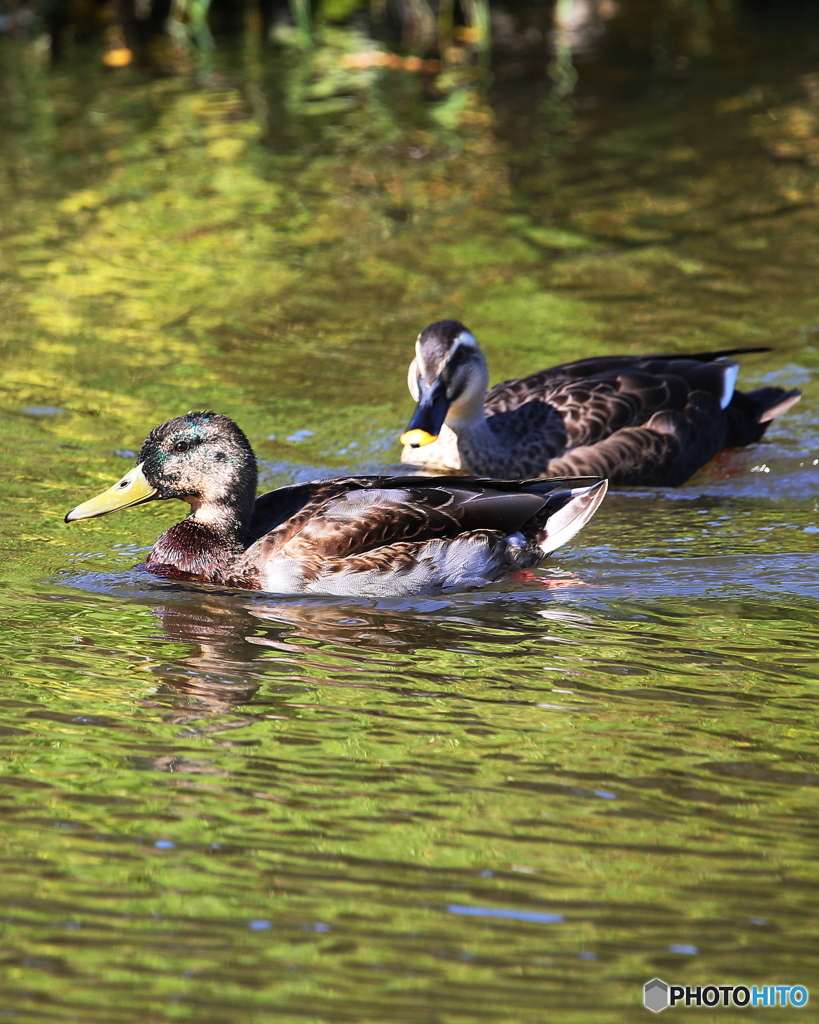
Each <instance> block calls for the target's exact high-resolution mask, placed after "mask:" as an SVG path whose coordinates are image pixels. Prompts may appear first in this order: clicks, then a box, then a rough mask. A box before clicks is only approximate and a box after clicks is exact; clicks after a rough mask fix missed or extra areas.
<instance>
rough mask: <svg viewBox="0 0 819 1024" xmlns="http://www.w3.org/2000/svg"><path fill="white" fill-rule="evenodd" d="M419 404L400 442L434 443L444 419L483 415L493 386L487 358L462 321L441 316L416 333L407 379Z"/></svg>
mask: <svg viewBox="0 0 819 1024" xmlns="http://www.w3.org/2000/svg"><path fill="white" fill-rule="evenodd" d="M407 384H408V385H409V389H410V392H411V393H412V397H413V398H414V399H415V401H416V402H417V403H418V405H417V407H416V409H415V414H414V415H413V417H412V419H411V420H410V424H409V426H408V427H407V429H406V431H405V432H404V433H403V434H402V435H401V443H402V444H407V445H409V446H410V447H411V448H419V447H420V446H421V445H425V444H431V443H432V442H433V441H434V440H435V439H436V438H437V436H438V434H439V433H440V431H441V427H442V426H443V423H444V420H447V421H449V422H451V423H457V421H458V420H462V421H464V420H465V421H470V420H474V419H475V418H476V417H480V416H482V415H483V400H484V397H485V395H486V388H487V386H488V384H489V371H488V370H487V367H486V359H485V358H484V354H483V352H481V350H480V347H479V346H478V342H477V341H476V340H475V336H474V335H473V334H472V332H471V331H469V330H468V329H467V328H466V327H464V325H463V324H462V323H460V322H459V321H458V320H439V321H438V322H437V323H434V324H430V325H429V327H426V328H425V329H424V330H423V331H421V333H420V334H419V335H418V340H417V341H416V343H415V358H414V359H413V361H412V362H411V363H410V368H409V375H408V377H407Z"/></svg>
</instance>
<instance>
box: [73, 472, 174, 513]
mask: <svg viewBox="0 0 819 1024" xmlns="http://www.w3.org/2000/svg"><path fill="white" fill-rule="evenodd" d="M158 497H159V491H158V490H157V489H156V488H155V487H153V486H152V485H151V484H149V483H148V481H147V480H146V479H145V474H144V473H143V472H142V463H140V464H139V465H138V466H134V468H133V469H132V470H131V472H130V473H126V474H125V476H124V477H123V478H122V479H121V480H119V481H118V482H117V483H115V484H114V486H113V487H109V488H108V490H107V491H103V492H102V494H98V495H97V496H96V498H89V500H88V501H84V502H83V503H82V505H77V507H76V508H72V509H71V511H70V512H69V513H68V515H67V516H66V517H65V521H66V522H67V523H73V522H76V521H77V520H78V519H93V518H95V516H106V515H108V513H109V512H118V511H119V510H120V509H121V508H131V506H132V505H141V504H142V503H143V502H144V501H152V500H153V499H154V498H158Z"/></svg>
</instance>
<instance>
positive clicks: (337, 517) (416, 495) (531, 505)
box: [257, 484, 547, 561]
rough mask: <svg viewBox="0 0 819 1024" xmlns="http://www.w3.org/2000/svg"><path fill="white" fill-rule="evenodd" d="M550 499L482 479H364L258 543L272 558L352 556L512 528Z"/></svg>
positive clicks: (312, 505) (322, 500)
mask: <svg viewBox="0 0 819 1024" xmlns="http://www.w3.org/2000/svg"><path fill="white" fill-rule="evenodd" d="M513 486H514V485H513ZM546 501H547V498H546V497H545V496H544V495H542V494H538V493H530V492H527V491H520V490H515V491H514V492H513V493H503V492H502V491H498V490H495V489H494V488H491V487H485V486H480V487H476V486H472V487H469V486H467V487H463V488H458V487H441V486H433V485H431V484H430V485H426V484H425V485H423V486H419V485H416V486H409V487H392V486H388V485H387V486H383V487H375V486H365V487H362V488H360V489H356V490H348V491H346V492H345V493H342V494H337V495H335V496H333V497H331V498H322V497H321V496H318V497H317V498H316V499H314V500H313V501H311V502H309V503H308V504H306V505H305V506H304V507H303V508H302V509H301V511H300V512H299V514H298V515H297V516H295V517H294V518H293V519H291V520H289V521H288V522H286V523H283V524H281V525H280V526H278V527H277V528H276V529H275V530H273V531H272V532H271V533H269V534H268V535H267V536H266V537H264V538H262V540H261V541H259V542H257V543H260V544H261V543H264V544H265V546H266V547H267V549H268V557H279V556H281V557H285V558H292V559H295V560H296V561H305V560H309V561H314V560H316V559H322V558H333V559H338V558H348V557H350V556H351V555H356V554H362V553H364V552H368V551H373V550H375V549H376V548H380V547H383V546H385V545H388V544H394V543H397V542H404V541H425V540H432V539H434V538H444V537H456V536H458V535H459V534H461V533H465V532H468V531H472V530H480V529H484V530H497V531H500V532H503V533H513V532H515V531H516V530H518V529H520V527H521V526H522V525H523V524H524V523H526V522H528V520H530V519H531V518H532V517H533V516H534V515H536V514H537V513H538V512H539V511H540V510H541V509H542V508H543V506H544V505H545V504H546Z"/></svg>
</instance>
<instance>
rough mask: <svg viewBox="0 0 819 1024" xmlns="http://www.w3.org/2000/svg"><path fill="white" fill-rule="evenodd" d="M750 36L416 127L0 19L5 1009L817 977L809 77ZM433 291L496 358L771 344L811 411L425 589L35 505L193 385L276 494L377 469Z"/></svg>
mask: <svg viewBox="0 0 819 1024" xmlns="http://www.w3.org/2000/svg"><path fill="white" fill-rule="evenodd" d="M785 43H786V44H787V45H785V44H783V49H780V50H774V51H773V52H772V51H771V49H770V48H769V49H765V48H764V47H762V46H761V45H757V49H756V50H754V49H753V47H751V44H750V43H749V44H748V46H749V47H750V49H748V50H747V51H744V52H743V53H742V55H741V56H736V55H734V57H733V58H732V59H731V60H727V59H726V61H724V62H722V63H720V62H715V64H714V66H711V65H709V64H708V62H704V63H703V65H702V66H701V67H699V69H695V70H694V71H692V73H691V75H690V77H689V78H685V79H683V78H679V79H677V78H674V77H673V76H672V78H671V80H668V79H663V80H661V81H657V80H656V79H654V78H652V76H651V75H650V74H648V73H647V72H645V71H642V70H640V69H637V70H635V69H633V68H624V67H622V66H620V67H619V69H618V66H617V65H616V62H613V61H610V62H609V63H606V62H605V61H604V60H602V59H601V60H600V61H598V62H597V63H596V64H590V65H589V66H588V67H586V68H585V70H584V69H581V79H580V84H579V86H578V94H577V102H576V105H575V106H574V107H571V106H565V107H564V108H561V109H560V110H557V111H556V108H555V107H554V103H553V101H551V100H550V99H549V96H548V94H547V92H546V91H545V88H544V89H542V90H541V86H540V84H538V80H537V79H534V80H533V79H531V78H527V79H525V80H523V83H524V84H521V80H520V79H518V78H516V77H514V76H512V73H511V71H510V72H509V75H508V76H507V77H504V74H502V73H501V72H499V75H498V81H497V83H496V85H495V87H494V90H493V91H492V92H491V94H490V95H489V97H488V98H487V96H486V94H485V93H483V92H482V91H481V90H480V89H472V88H465V89H464V94H463V96H462V97H461V98H460V99H459V103H460V104H461V105H460V106H458V105H457V104H451V105H450V108H447V109H448V110H449V114H450V115H451V113H452V109H456V110H457V111H460V114H459V117H458V118H457V119H453V117H452V116H450V117H449V119H447V118H446V117H444V116H443V113H441V111H438V115H440V116H439V117H438V120H435V118H434V117H432V116H431V115H430V113H429V110H430V106H429V105H430V103H432V101H431V100H430V99H429V98H428V97H427V98H424V97H423V96H422V95H420V94H419V93H417V92H414V91H413V89H414V87H413V85H412V83H411V82H409V81H408V80H406V79H403V78H401V77H400V76H391V75H389V74H385V75H384V77H383V78H382V79H379V80H378V82H377V83H376V85H375V86H372V87H370V86H368V88H369V89H370V91H365V92H360V91H359V92H358V93H356V91H355V88H354V86H355V87H357V88H359V89H361V88H362V86H361V84H360V83H358V85H357V86H356V83H353V85H350V83H349V82H344V83H342V85H343V89H341V90H340V92H339V95H341V94H343V95H344V96H346V97H347V101H349V97H350V96H351V95H352V96H353V97H355V96H358V100H357V101H356V102H353V103H352V104H350V103H349V102H347V106H346V107H343V106H342V108H339V109H341V110H342V113H340V114H339V113H338V111H336V112H335V113H333V114H332V116H330V114H326V113H322V112H321V111H318V112H317V111H315V110H308V111H305V104H309V103H312V102H318V100H317V95H312V94H309V89H308V88H307V85H305V83H308V85H309V83H310V82H311V81H312V82H313V87H314V88H315V89H316V90H317V86H316V84H315V83H316V82H319V83H320V82H321V81H322V79H321V78H320V77H319V76H318V73H317V72H315V71H314V72H310V73H312V74H313V75H314V77H313V79H310V74H309V73H308V72H305V71H304V68H303V66H302V65H301V64H299V62H298V61H294V62H293V64H292V66H289V65H288V66H287V67H285V69H284V70H283V71H282V77H279V78H277V79H276V82H275V83H271V82H263V83H262V86H259V83H258V82H257V80H256V79H254V78H252V76H248V77H247V78H244V77H243V75H244V74H245V73H246V72H247V67H245V66H243V67H242V69H241V70H237V71H234V72H232V73H230V74H228V73H227V72H225V79H224V81H222V82H220V83H217V85H216V86H215V87H213V88H210V89H204V90H196V89H194V88H192V87H191V86H190V85H189V84H188V83H186V82H184V81H182V80H180V79H160V80H152V79H150V78H147V77H142V76H141V74H140V73H139V72H136V71H134V72H131V71H128V72H125V73H124V77H121V78H117V79H114V78H112V77H110V76H108V75H102V74H98V73H97V72H96V71H95V70H94V68H93V65H92V64H91V63H89V62H88V61H87V60H86V61H85V63H83V61H82V60H81V59H80V58H81V57H82V54H80V55H79V56H78V58H77V63H76V64H72V63H71V62H70V61H69V63H68V64H66V65H63V67H62V68H61V69H59V70H57V71H55V72H53V73H52V72H45V71H42V70H38V68H37V66H36V65H27V64H24V63H21V62H20V59H19V54H18V51H16V50H13V49H11V48H9V49H7V50H5V51H4V52H3V55H4V57H5V58H7V59H6V63H5V65H4V66H5V68H6V70H5V71H4V72H3V75H4V76H5V77H4V78H3V84H4V88H6V90H7V95H8V96H9V97H10V99H9V102H8V104H7V106H6V109H5V111H4V113H3V115H2V116H3V117H4V118H5V122H6V127H7V128H8V127H12V128H14V132H6V133H5V134H4V135H3V142H2V149H0V160H1V161H2V175H3V178H2V180H3V181H4V182H5V186H4V187H5V189H6V195H7V196H9V197H11V201H10V202H9V203H8V205H7V208H6V209H5V210H4V214H5V216H4V220H3V225H2V228H0V237H1V239H2V245H1V246H0V270H2V277H1V278H0V295H1V296H2V301H3V308H4V318H3V321H2V323H0V345H2V351H3V357H4V372H3V378H2V392H0V413H2V418H0V430H2V438H3V448H4V455H3V461H2V467H3V468H2V473H3V487H4V496H5V503H4V511H3V512H2V514H0V546H1V547H2V553H3V557H2V562H1V563H0V573H2V577H1V579H2V584H3V586H2V590H0V603H2V612H3V622H4V628H3V629H2V631H0V673H2V676H3V680H4V685H3V689H2V695H1V696H0V702H2V706H3V710H4V715H3V721H2V726H0V742H1V743H2V759H3V769H2V785H0V798H2V801H3V821H4V825H3V828H2V831H0V836H2V844H3V845H2V871H0V919H2V922H3V930H4V935H5V937H4V942H3V951H2V956H0V959H1V960H2V968H3V969H2V974H0V986H1V989H2V996H1V997H0V1017H8V1018H10V1019H13V1020H21V1021H32V1022H33V1021H38V1022H39V1021H43V1022H45V1021H58V1022H68V1021H78V1022H82V1024H90V1022H100V1024H109V1022H120V1021H121V1022H123V1024H137V1022H139V1024H143V1022H147V1021H151V1022H153V1021H156V1022H166V1021H168V1022H170V1021H177V1020H196V1021H197V1022H211V1021H212V1022H214V1024H225V1022H228V1021H230V1022H232V1021H252V1022H257V1021H258V1022H260V1024H261V1022H265V1024H268V1022H270V1024H272V1022H276V1024H280V1022H289V1021H294V1022H295V1021H317V1022H318V1021H322V1022H325V1021H327V1022H329V1021H334V1022H354V1024H360V1022H365V1021H372V1022H377V1024H383V1022H387V1021H389V1022H393V1024H403V1022H407V1024H409V1022H412V1024H420V1022H424V1024H450V1022H452V1024H455V1022H475V1021H486V1022H491V1024H500V1022H504V1024H505V1022H508V1024H518V1022H524V1021H525V1022H530V1021H531V1022H533V1024H534V1022H536V1021H537V1022H539V1021H546V1020H548V1021H553V1020H554V1021H561V1022H564V1021H565V1022H575V1021H576V1022H583V1024H592V1022H594V1024H604V1022H607V1021H623V1020H638V1019H646V1011H645V1010H644V1009H643V1008H642V1004H641V1000H642V986H643V983H644V982H645V981H646V980H648V979H649V978H651V977H653V976H655V975H658V976H660V977H663V978H665V979H666V980H668V981H670V982H674V983H681V984H705V983H715V984H731V983H736V984H739V983H748V984H758V985H761V984H797V983H801V984H805V985H807V986H808V987H810V986H811V983H812V981H813V979H814V978H815V976H816V972H817V954H816V932H817V928H816V919H817V916H819V875H817V869H816V849H817V818H816V806H817V802H816V794H817V786H818V785H819V772H818V771H817V759H816V744H815V736H814V732H815V730H814V725H813V719H814V714H815V710H816V705H817V669H816V665H817V650H818V649H819V557H817V533H819V516H818V515H817V497H816V493H817V492H816V484H817V477H818V476H819V472H818V471H817V463H816V456H817V454H819V453H817V451H816V441H817V437H819V418H817V414H816V411H815V410H816V403H815V397H816V387H815V384H814V378H815V367H816V365H817V358H816V348H815V344H814V341H815V331H816V323H817V318H818V317H819V303H817V298H816V268H817V266H819V241H817V239H819V232H817V227H819V183H818V182H817V172H816V163H815V154H817V153H819V127H818V126H819V110H818V109H817V105H816V98H815V86H814V85H813V80H812V79H810V78H805V77H804V76H805V74H807V73H808V72H809V70H810V63H809V60H808V59H807V58H805V59H803V57H802V54H803V53H804V52H805V51H804V48H803V47H804V41H802V43H800V44H799V46H797V45H796V44H794V42H793V40H786V41H785ZM755 45H756V44H755ZM788 47H790V49H788ZM783 52H786V53H788V54H789V58H788V61H784V60H783V59H782V53H783ZM300 68H301V70H299V69H300ZM507 70H508V69H507ZM285 72H286V74H285ZM288 76H289V77H288ZM299 76H301V77H299ZM247 81H250V82H251V83H254V82H255V83H256V85H255V86H254V88H256V87H259V88H262V87H263V88H262V95H263V96H264V97H265V98H266V103H267V107H266V110H267V114H266V115H265V116H263V114H262V113H260V108H259V104H258V102H257V101H258V95H257V94H256V93H255V92H254V90H253V88H250V87H248V86H247V84H246V83H247ZM273 84H276V87H277V88H278V90H279V91H278V92H276V91H275V90H273ZM265 89H266V90H268V91H266V92H265V91H264V90H265ZM300 90H301V91H300ZM305 90H307V98H305ZM345 90H346V92H345ZM541 91H542V93H543V95H541ZM318 92H320V90H318ZM331 92H332V90H331ZM524 93H525V95H524ZM254 97H255V99H254ZM547 101H548V102H547ZM277 103H278V104H279V106H276V104H277ZM549 103H551V104H552V105H551V106H549ZM299 104H301V105H299ZM425 104H426V106H425ZM433 107H434V104H433ZM435 109H437V108H435ZM274 114H275V116H274ZM425 118H426V120H425ZM549 118H552V121H550V120H549ZM311 119H312V120H311ZM339 123H341V124H343V126H344V131H343V132H342V131H340V129H339V128H338V124H339ZM788 147H790V148H788ZM442 315H458V316H461V317H463V319H465V320H466V322H467V323H468V324H469V325H470V327H471V328H472V329H473V330H475V332H476V333H477V334H478V335H479V336H480V337H481V339H482V341H483V342H484V344H485V347H486V349H487V352H488V354H489V359H490V363H491V367H492V372H493V377H494V378H495V379H501V378H502V377H504V376H509V375H511V374H514V373H521V372H525V371H527V370H532V369H535V368H538V367H540V366H542V365H545V364H546V363H548V362H551V361H556V360H558V359H561V358H569V357H576V356H579V355H587V354H593V353H596V352H602V351H612V350H615V349H616V350H621V351H623V350H629V351H645V350H647V349H655V350H656V349H658V348H662V349H669V348H675V349H685V348H688V349H695V350H696V349H702V348H704V347H708V346H717V347H725V346H728V345H745V344H752V345H761V344H767V345H773V346H774V347H775V351H774V352H772V353H770V354H760V355H753V356H747V357H744V358H743V360H742V362H743V370H742V377H741V379H742V381H745V382H748V383H759V382H776V383H782V384H798V385H799V386H801V387H803V389H804V391H805V398H804V399H803V401H802V403H801V405H800V406H799V407H797V409H795V410H794V411H793V413H791V414H789V415H788V416H787V417H786V418H784V419H783V420H781V421H778V422H777V423H775V424H774V425H773V427H772V428H771V430H770V432H769V434H768V436H767V438H766V440H765V442H764V443H763V444H761V445H758V446H756V447H754V448H753V449H749V450H747V451H745V452H742V453H732V454H730V455H726V456H723V457H721V458H720V459H719V460H718V461H717V462H716V463H715V464H714V465H712V466H711V467H709V468H708V469H707V470H706V471H704V472H703V473H702V474H700V475H699V476H698V477H697V478H695V479H694V480H693V481H692V482H691V483H690V484H688V485H687V486H686V487H684V488H681V489H679V490H678V491H673V492H672V491H668V492H666V491H659V492H654V491H642V492H637V493H632V494H624V493H621V494H614V495H612V496H611V497H610V498H608V499H607V501H606V503H605V505H604V506H603V508H602V509H601V511H600V513H599V514H598V515H597V517H596V518H595V519H594V520H593V521H592V523H591V524H590V525H589V526H588V527H587V528H586V529H585V530H584V531H583V533H582V534H580V535H579V536H578V537H577V538H576V540H575V541H574V542H573V543H572V544H571V545H570V546H569V547H568V548H565V549H563V550H561V551H560V552H558V553H557V555H556V556H555V557H553V558H552V559H551V560H550V562H549V563H547V565H546V566H545V567H544V568H543V569H542V570H541V571H540V572H538V573H537V574H534V575H533V576H532V577H531V578H529V577H525V578H522V579H520V580H518V581H515V582H512V583H509V584H507V585H505V586H502V587H498V588H495V589H492V590H487V591H484V592H481V593H476V594H467V595H461V596H459V597H455V598H450V599H446V600H435V601H433V600H425V599H419V600H417V601H411V602H399V601H382V602H372V601H361V602H352V603H350V602H343V601H339V600H336V599H329V598H328V599H323V600H322V599H318V598H311V599H309V600H308V599H303V598H284V599H277V598H275V597H274V596H270V595H266V596H259V595H247V594H239V595H237V594H235V593H228V592H220V591H214V590H201V589H195V588H185V587H180V586H178V585H174V584H171V583H167V582H163V581H159V580H154V579H151V578H150V577H147V576H144V575H142V574H140V573H138V572H137V571H135V570H134V569H133V566H134V565H135V564H136V563H137V562H138V561H139V560H140V555H141V553H142V552H143V551H144V549H145V548H146V546H148V545H149V544H150V543H151V541H152V540H153V539H154V538H155V537H156V535H157V534H158V533H159V532H160V531H161V529H162V528H163V527H164V526H165V525H167V524H168V523H169V522H171V521H173V518H174V516H177V515H178V514H179V510H178V509H174V508H171V507H168V506H166V505H163V506H162V507H154V506H148V507H145V508H139V509H135V510H133V511H131V512H127V513H122V514H121V515H119V516H113V517H107V518H105V519H102V520H95V521H91V522H88V523H82V524H79V525H76V524H75V525H73V526H70V527H69V526H65V525H64V524H63V522H62V516H63V514H64V512H65V511H66V509H68V508H70V507H71V506H72V505H73V504H75V503H76V502H77V501H78V500H80V499H82V498H83V497H85V496H87V495H88V494H89V493H94V492H95V491H96V490H99V489H100V487H101V486H102V485H103V484H105V483H106V482H110V481H113V480H114V479H116V478H117V477H118V476H120V475H121V473H122V471H123V469H124V468H125V467H126V466H127V465H128V464H129V460H131V459H132V458H133V451H134V450H135V449H136V448H137V446H138V445H139V443H140V441H141V439H142V437H143V436H144V434H145V433H146V432H147V430H148V429H149V428H150V426H152V425H153V423H155V422H158V421H159V420H161V419H163V418H165V417H166V416H169V415H173V414H177V413H179V412H180V411H183V410H185V409H187V408H191V407H198V406H203V405H204V406H211V407H212V406H215V407H217V408H218V409H219V410H220V411H224V412H226V413H228V414H230V415H233V416H235V417H236V418H237V419H239V420H240V422H241V423H242V424H243V426H245V428H246V429H247V431H248V433H249V435H250V437H251V439H252V441H253V444H254V446H255V447H256V449H257V451H258V452H259V455H260V459H261V464H262V477H263V482H264V484H265V485H266V486H273V485H275V484H278V483H286V482H292V481H295V480H303V479H310V478H312V477H315V476H317V475H321V474H326V473H328V472H336V471H345V470H356V471H357V470H361V469H373V468H376V467H382V466H385V465H389V464H390V463H391V462H394V460H395V459H396V458H397V457H398V446H397V442H396V435H397V433H398V432H400V430H401V428H402V427H403V426H404V424H405V421H406V418H407V416H408V414H409V411H410V406H411V401H410V399H409V397H408V396H407V395H406V393H405V383H404V381H405V363H406V362H407V360H408V358H409V354H410V349H411V343H412V339H413V337H414V334H415V333H417V331H418V329H420V327H422V326H423V325H424V324H425V323H426V322H428V321H429V320H432V319H434V318H437V317H439V316H442ZM308 432H309V433H308ZM818 997H819V992H817V993H816V994H815V996H814V998H818ZM678 1012H679V1011H678ZM811 1012H812V1011H811V1009H810V1008H808V1009H807V1010H804V1011H801V1016H800V1017H799V1019H805V1020H807V1019H810V1014H811ZM790 1013H791V1015H792V1016H796V1014H795V1012H794V1011H790ZM780 1017H781V1018H782V1019H785V1017H784V1014H782V1012H780ZM697 1019H698V1020H699V1019H701V1020H704V1021H709V1020H717V1019H719V1020H730V1019H739V1017H738V1013H737V1012H736V1011H731V1010H720V1011H713V1012H710V1011H707V1010H700V1011H698V1017H697ZM742 1019H743V1020H744V1019H745V1016H743V1018H742ZM778 1019H779V1018H778ZM788 1019H790V1017H789V1018H788Z"/></svg>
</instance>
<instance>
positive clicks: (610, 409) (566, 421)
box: [486, 357, 738, 448]
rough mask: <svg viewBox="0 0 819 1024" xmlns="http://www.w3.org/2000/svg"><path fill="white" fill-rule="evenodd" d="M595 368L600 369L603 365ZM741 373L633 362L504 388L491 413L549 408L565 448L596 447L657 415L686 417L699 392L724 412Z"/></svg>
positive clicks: (732, 366)
mask: <svg viewBox="0 0 819 1024" xmlns="http://www.w3.org/2000/svg"><path fill="white" fill-rule="evenodd" d="M615 361H616V360H615V359H612V360H610V362H615ZM591 362H592V363H593V364H595V366H598V365H599V364H600V363H601V362H604V360H592V361H591ZM556 369H561V368H560V367H558V368H556ZM547 372H548V371H547ZM737 372H738V366H737V364H736V363H733V362H731V361H729V360H727V359H717V360H714V361H712V362H699V361H696V360H692V359H675V360H673V361H670V360H664V359H662V358H660V357H656V358H646V359H641V360H631V363H630V365H629V366H628V367H626V368H623V369H618V368H616V367H608V368H605V369H598V370H597V372H596V373H595V374H592V375H589V376H584V377H577V378H575V379H560V378H552V379H551V380H543V381H538V382H537V385H536V386H535V385H533V384H532V381H533V378H528V377H527V378H524V379H523V380H520V381H511V382H509V384H507V385H505V386H500V385H499V387H498V388H494V389H493V390H492V391H491V392H490V393H489V395H488V397H487V402H486V409H487V412H489V413H491V414H492V415H503V413H505V412H508V411H511V410H513V409H515V410H517V412H516V414H517V415H521V414H522V413H523V411H524V409H525V406H523V407H522V405H523V403H526V404H527V405H546V406H548V407H549V408H550V409H552V410H554V411H556V412H557V413H558V414H559V416H560V419H561V421H562V426H563V429H564V430H565V446H566V447H567V448H574V447H576V446H579V445H590V444H597V443H598V442H599V441H602V440H603V439H605V438H606V437H609V436H610V435H611V434H613V433H615V432H616V431H618V430H623V429H624V428H627V427H639V426H643V425H645V424H646V423H647V422H648V420H649V419H650V418H651V417H652V416H653V415H654V414H655V413H657V412H660V411H669V410H672V411H682V410H683V409H685V406H686V403H687V402H688V399H689V396H690V395H691V394H693V393H694V392H695V391H703V392H705V393H706V394H709V395H711V396H713V397H714V398H716V399H717V401H718V402H719V404H720V406H721V407H722V408H725V407H726V406H727V405H728V403H729V402H730V401H731V397H732V395H733V394H734V384H735V382H736V378H737ZM534 376H535V378H537V377H538V375H534Z"/></svg>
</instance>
